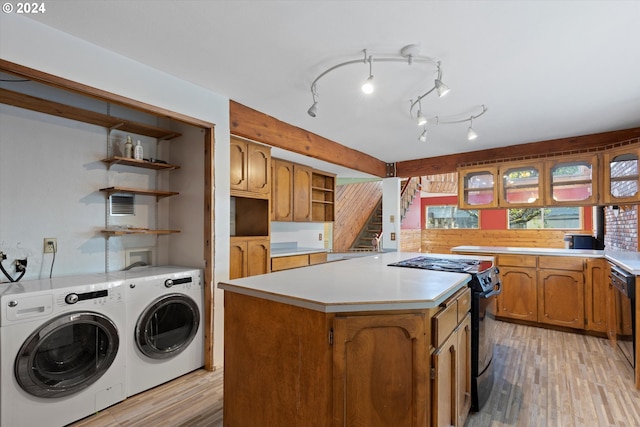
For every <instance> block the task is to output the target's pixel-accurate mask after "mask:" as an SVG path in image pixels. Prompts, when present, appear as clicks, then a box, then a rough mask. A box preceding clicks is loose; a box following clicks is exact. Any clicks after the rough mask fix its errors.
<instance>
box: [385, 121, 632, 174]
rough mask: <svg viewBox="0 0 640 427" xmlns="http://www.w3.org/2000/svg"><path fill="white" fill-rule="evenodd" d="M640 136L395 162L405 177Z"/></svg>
mask: <svg viewBox="0 0 640 427" xmlns="http://www.w3.org/2000/svg"><path fill="white" fill-rule="evenodd" d="M634 138H640V128H632V129H624V130H617V131H612V132H603V133H595V134H591V135H582V136H574V137H570V138H560V139H553V140H549V141H541V142H531V143H528V144H519V145H511V146H508V147H500V148H492V149H489V150H479V151H470V152H467V153H458V154H450V155H447V156H438V157H430V158H424V159H416V160H406V161H403V162H398V163H397V164H396V175H397V176H399V177H402V178H408V177H412V176H423V175H436V174H442V173H449V172H455V171H456V170H457V167H458V165H461V164H465V163H474V162H493V161H495V162H498V161H500V160H505V159H517V158H527V157H541V156H545V155H550V154H553V153H563V152H574V151H575V152H578V151H587V150H593V149H597V148H598V147H605V146H607V145H611V144H615V143H617V142H622V141H627V140H630V139H634Z"/></svg>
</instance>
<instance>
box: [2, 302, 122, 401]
mask: <svg viewBox="0 0 640 427" xmlns="http://www.w3.org/2000/svg"><path fill="white" fill-rule="evenodd" d="M119 344H120V340H119V338H118V330H117V328H116V326H115V324H114V323H113V322H112V321H111V320H110V319H109V318H107V317H105V316H103V315H102V314H99V313H93V312H75V313H68V314H64V315H62V316H59V317H56V318H53V319H51V320H49V321H48V322H46V323H45V324H44V325H42V326H40V327H39V328H38V329H36V330H35V331H34V332H33V333H32V334H31V335H30V336H29V337H28V338H27V339H26V341H25V342H24V344H22V347H21V348H20V351H19V352H18V355H17V356H16V360H15V365H14V374H15V376H16V380H17V381H18V384H20V387H22V389H23V390H24V391H26V392H27V393H29V394H32V395H34V396H38V397H44V398H53V397H62V396H67V395H70V394H73V393H76V392H78V391H80V390H82V389H84V388H86V387H88V386H89V385H91V384H93V383H94V382H96V381H97V380H98V379H99V378H100V377H101V376H102V375H103V374H104V373H105V372H106V371H107V369H109V367H110V366H111V364H112V363H113V360H114V359H115V357H116V354H117V352H118V346H119Z"/></svg>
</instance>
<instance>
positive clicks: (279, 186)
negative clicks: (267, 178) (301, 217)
mask: <svg viewBox="0 0 640 427" xmlns="http://www.w3.org/2000/svg"><path fill="white" fill-rule="evenodd" d="M273 171H274V176H273V177H272V179H273V183H274V184H273V194H271V197H272V204H273V219H274V221H293V163H290V162H285V161H283V160H275V159H274V161H273Z"/></svg>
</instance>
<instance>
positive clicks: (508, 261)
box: [498, 255, 537, 267]
mask: <svg viewBox="0 0 640 427" xmlns="http://www.w3.org/2000/svg"><path fill="white" fill-rule="evenodd" d="M536 258H537V257H535V256H532V255H499V256H498V265H510V266H512V267H535V266H536Z"/></svg>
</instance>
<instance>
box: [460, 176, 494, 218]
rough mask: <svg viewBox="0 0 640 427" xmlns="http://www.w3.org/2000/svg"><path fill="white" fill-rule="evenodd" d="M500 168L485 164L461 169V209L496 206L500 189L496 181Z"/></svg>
mask: <svg viewBox="0 0 640 427" xmlns="http://www.w3.org/2000/svg"><path fill="white" fill-rule="evenodd" d="M497 172H498V168H497V167H495V166H483V167H474V168H465V169H461V170H460V175H459V180H458V182H459V184H460V185H458V200H459V204H460V208H461V209H479V208H495V207H497V206H498V190H497V186H496V182H495V177H496V176H497Z"/></svg>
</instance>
